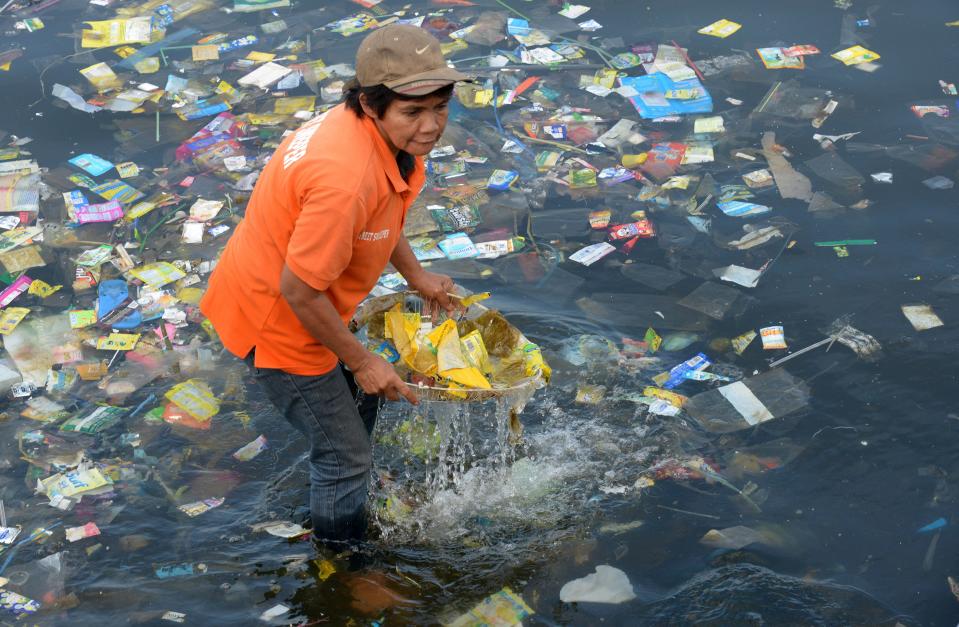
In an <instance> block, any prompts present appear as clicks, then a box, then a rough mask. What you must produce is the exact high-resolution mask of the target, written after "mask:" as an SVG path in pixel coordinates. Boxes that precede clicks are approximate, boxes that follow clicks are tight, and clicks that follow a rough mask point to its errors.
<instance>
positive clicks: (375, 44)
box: [200, 25, 467, 543]
mask: <svg viewBox="0 0 959 627" xmlns="http://www.w3.org/2000/svg"><path fill="white" fill-rule="evenodd" d="M460 80H467V79H466V77H465V76H464V75H462V74H460V73H459V72H456V71H455V70H453V69H451V68H449V67H447V65H446V62H445V61H444V59H443V55H442V52H441V51H440V44H439V42H438V41H437V40H436V39H435V38H434V37H433V36H432V35H430V34H429V33H427V32H426V31H425V30H423V29H421V28H417V27H415V26H409V25H391V26H387V27H385V28H382V29H379V30H377V31H374V32H373V33H371V34H370V35H369V36H367V37H366V39H364V40H363V42H362V43H361V44H360V48H359V51H358V52H357V55H356V79H355V80H354V81H353V82H352V84H351V86H350V88H349V89H348V93H347V96H346V101H345V102H344V103H342V104H340V105H338V106H337V107H334V108H333V109H331V110H330V111H329V112H327V113H326V114H325V115H323V116H320V117H318V118H315V119H313V120H311V121H310V122H308V123H306V124H304V125H303V126H302V127H300V128H299V129H298V130H297V131H296V132H295V133H293V134H292V135H291V136H290V137H287V138H286V140H285V141H284V142H283V143H282V144H281V145H280V147H279V148H278V149H277V150H276V153H274V155H273V157H272V158H271V159H270V162H269V164H268V165H267V166H266V167H265V168H264V169H263V173H262V174H261V176H260V178H259V180H258V182H257V184H256V187H255V189H254V190H253V195H252V196H251V198H250V202H249V204H248V205H247V209H246V217H245V219H244V220H243V222H242V223H241V224H240V225H239V226H238V227H237V229H236V232H235V233H234V235H233V237H232V238H231V239H230V242H229V243H228V244H227V246H226V248H225V249H224V251H223V254H222V256H221V258H220V261H219V263H218V264H217V267H216V270H215V271H214V273H213V275H212V277H211V278H210V285H209V289H208V290H207V292H206V294H205V295H204V297H203V300H202V302H201V303H200V308H201V310H202V311H203V313H204V314H205V315H206V316H207V317H208V318H209V319H210V320H211V321H212V323H213V326H214V327H215V328H216V330H217V332H218V334H219V336H220V339H221V340H222V341H223V345H224V346H225V347H226V348H227V349H228V350H229V351H230V352H231V353H233V354H234V355H236V356H238V357H241V358H244V359H245V360H246V361H247V363H248V364H249V365H250V366H251V368H253V370H254V373H255V378H256V380H257V382H258V383H259V384H260V385H261V386H262V387H263V388H264V390H265V391H266V394H267V396H268V397H269V398H270V400H271V401H272V402H273V404H274V405H275V406H276V407H277V409H278V410H279V411H280V412H281V413H282V414H283V415H284V417H285V418H286V419H287V420H288V421H289V422H290V423H291V424H292V425H293V426H294V427H296V428H297V429H299V430H300V431H301V432H302V433H303V434H304V435H305V436H306V437H307V439H308V442H309V444H310V510H311V517H312V522H313V533H314V535H315V536H316V537H317V538H318V539H321V540H323V541H325V542H328V543H336V542H340V541H351V540H357V539H360V538H362V536H363V534H364V531H365V529H366V501H367V491H368V483H369V475H370V469H371V466H372V451H371V442H370V436H371V433H372V431H373V425H374V422H375V420H376V411H377V409H378V401H379V397H381V396H385V397H386V398H388V399H390V400H399V399H400V398H405V399H407V400H409V401H410V402H411V403H415V402H416V397H415V396H414V395H413V394H412V392H411V391H410V390H409V388H407V386H406V385H405V384H404V382H403V381H402V380H401V379H400V378H399V376H397V374H396V372H395V371H394V370H393V367H392V366H391V365H390V364H389V363H387V362H386V361H385V360H384V359H382V358H381V357H379V356H378V355H375V354H373V353H371V352H369V351H367V350H366V349H365V347H364V346H363V345H362V344H361V343H360V342H359V341H358V340H357V339H356V338H355V337H354V336H353V335H352V334H351V333H350V332H349V330H348V328H347V322H348V321H349V320H350V318H351V317H352V315H353V313H354V312H355V309H356V306H357V305H358V304H359V303H360V301H362V300H363V299H364V298H365V297H366V296H367V295H368V294H369V292H370V290H371V289H372V288H373V286H374V284H375V283H376V281H377V279H378V278H379V277H380V275H381V273H382V272H383V270H384V269H385V267H386V264H387V262H390V263H392V264H393V266H394V267H395V268H396V269H397V270H398V271H399V272H400V273H402V275H403V276H404V278H405V279H406V281H407V283H408V284H409V285H410V287H411V288H413V289H415V290H417V291H418V292H419V293H420V294H421V295H422V296H423V297H424V298H425V299H426V300H427V301H428V302H429V303H430V304H431V306H433V307H436V306H440V307H444V308H446V309H447V310H449V309H451V308H452V304H451V303H450V300H449V296H448V293H449V292H450V291H451V290H452V288H453V281H452V280H451V279H450V278H449V277H447V276H443V275H439V274H433V273H430V272H426V271H424V270H423V268H422V267H421V266H420V264H419V262H418V261H417V260H416V257H415V256H414V255H413V251H412V250H411V248H410V245H409V242H407V241H406V238H405V237H404V236H403V233H402V231H403V224H404V220H405V217H406V211H407V209H408V208H409V207H410V205H411V204H412V203H413V201H414V199H415V198H416V196H417V194H418V193H419V191H420V189H421V188H422V186H423V183H424V181H425V174H424V169H423V160H422V157H423V156H425V155H427V154H429V152H430V150H432V149H433V146H434V145H435V144H436V142H437V140H439V138H440V135H442V133H443V129H444V128H445V127H446V119H447V105H448V103H449V100H450V97H451V95H452V92H453V86H454V83H455V82H456V81H460Z"/></svg>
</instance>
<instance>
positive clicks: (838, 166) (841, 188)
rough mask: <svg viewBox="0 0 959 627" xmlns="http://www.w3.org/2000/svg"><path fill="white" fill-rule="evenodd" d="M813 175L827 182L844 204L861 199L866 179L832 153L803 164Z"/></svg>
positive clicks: (826, 153) (825, 153)
mask: <svg viewBox="0 0 959 627" xmlns="http://www.w3.org/2000/svg"><path fill="white" fill-rule="evenodd" d="M805 166H806V167H807V168H809V169H810V170H811V171H812V172H813V174H815V175H816V176H818V177H820V178H821V179H823V180H825V181H827V182H829V183H830V184H831V185H832V186H833V188H834V189H833V190H832V191H834V192H835V193H836V195H837V196H839V197H840V199H841V200H842V201H844V202H849V203H853V202H855V201H857V200H858V199H859V198H861V197H862V194H863V187H864V185H865V184H866V179H865V178H864V177H863V176H862V174H860V173H859V172H858V171H857V170H856V169H855V168H854V167H852V166H851V165H849V164H848V163H846V162H845V161H843V160H842V158H841V157H840V156H839V155H837V154H836V153H834V152H824V153H823V154H821V155H819V156H818V157H815V158H813V159H809V160H808V161H806V162H805Z"/></svg>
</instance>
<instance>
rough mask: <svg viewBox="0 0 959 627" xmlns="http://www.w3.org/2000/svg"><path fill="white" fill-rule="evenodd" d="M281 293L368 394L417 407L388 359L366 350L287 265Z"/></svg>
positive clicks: (323, 299)
mask: <svg viewBox="0 0 959 627" xmlns="http://www.w3.org/2000/svg"><path fill="white" fill-rule="evenodd" d="M280 293H281V294H282V295H283V298H285V299H286V302H287V303H289V305H290V308H291V309H292V310H293V313H294V314H296V317H297V318H299V320H300V322H301V323H302V324H303V326H304V327H305V328H306V330H307V331H308V332H309V333H310V335H312V336H313V337H314V338H315V339H316V340H317V341H318V342H320V343H321V344H323V345H324V346H326V347H327V348H329V349H330V350H331V351H333V353H335V354H336V356H337V357H339V358H340V360H341V361H342V362H343V363H344V364H346V366H347V367H348V368H349V369H350V370H351V371H352V372H353V377H354V378H355V379H356V383H357V384H358V385H359V386H360V387H361V388H362V389H363V391H364V392H366V393H367V394H377V395H383V396H386V398H388V399H390V400H391V401H396V400H399V399H400V398H401V397H404V398H406V399H407V400H408V401H410V402H411V403H413V404H416V402H417V400H416V395H415V394H413V392H412V391H411V390H410V389H409V388H408V387H407V386H406V384H405V383H403V381H402V380H401V379H400V377H399V375H397V374H396V371H395V370H393V366H391V365H390V364H389V363H388V362H387V361H386V360H385V359H383V358H382V357H380V356H379V355H376V354H373V353H371V352H370V351H368V350H366V348H365V347H364V346H363V344H361V343H360V341H359V340H357V339H356V337H354V336H353V334H352V333H350V330H349V329H348V328H347V326H346V325H345V324H343V320H342V319H341V318H340V314H339V312H337V311H336V308H335V307H333V303H331V302H330V299H329V298H327V296H326V293H325V292H323V291H320V290H316V289H314V288H312V287H311V286H310V285H308V284H307V283H306V282H305V281H303V280H302V279H300V278H299V277H298V276H296V274H295V273H294V272H293V271H292V270H290V268H289V267H287V266H286V265H285V264H284V266H283V272H282V274H281V275H280Z"/></svg>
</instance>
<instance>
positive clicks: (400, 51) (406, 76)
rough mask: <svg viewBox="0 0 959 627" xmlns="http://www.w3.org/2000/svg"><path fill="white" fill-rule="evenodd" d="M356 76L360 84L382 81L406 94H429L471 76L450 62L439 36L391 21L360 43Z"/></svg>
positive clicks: (377, 83)
mask: <svg viewBox="0 0 959 627" xmlns="http://www.w3.org/2000/svg"><path fill="white" fill-rule="evenodd" d="M356 80H357V82H359V84H360V87H373V86H374V85H381V84H382V85H385V86H387V87H389V88H390V89H392V90H393V91H395V92H397V93H400V94H403V95H406V96H425V95H426V94H429V93H432V92H434V91H436V90H437V89H440V88H441V87H446V86H447V85H449V84H451V83H455V82H456V81H468V80H470V79H469V77H468V76H466V75H465V74H462V73H460V72H457V71H456V70H454V69H453V68H451V67H449V66H448V65H446V59H444V58H443V52H442V50H440V42H439V41H438V40H437V39H436V37H433V36H432V35H431V34H429V33H428V32H427V31H425V30H424V29H422V28H420V27H418V26H412V25H410V24H390V25H389V26H384V27H383V28H380V29H378V30H375V31H373V32H372V33H370V34H369V35H367V36H366V38H365V39H364V40H363V41H362V43H360V49H359V50H357V52H356Z"/></svg>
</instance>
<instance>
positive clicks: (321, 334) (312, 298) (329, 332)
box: [283, 268, 370, 372]
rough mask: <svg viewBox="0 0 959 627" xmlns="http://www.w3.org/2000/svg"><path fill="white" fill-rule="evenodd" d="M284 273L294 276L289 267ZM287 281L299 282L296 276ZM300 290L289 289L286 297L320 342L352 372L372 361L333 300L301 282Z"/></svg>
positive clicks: (305, 325) (307, 328)
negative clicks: (369, 360)
mask: <svg viewBox="0 0 959 627" xmlns="http://www.w3.org/2000/svg"><path fill="white" fill-rule="evenodd" d="M283 272H284V273H288V272H289V273H290V275H292V272H290V270H289V269H288V268H284V269H283ZM284 278H285V279H286V280H287V281H299V279H296V278H295V277H293V276H286V277H284ZM297 288H298V289H287V290H286V293H284V298H286V301H287V303H289V305H290V308H291V309H292V310H293V313H294V314H296V317H297V318H298V319H299V320H300V322H301V323H302V324H303V326H304V327H306V330H307V331H308V332H309V334H310V335H312V336H313V337H314V338H315V339H316V341H318V342H320V343H321V344H323V345H324V346H326V347H327V348H328V349H330V350H331V351H333V353H335V354H336V356H337V357H339V358H340V360H341V361H342V362H343V363H345V364H346V365H347V367H348V368H349V369H350V370H352V371H354V372H356V371H357V370H359V369H360V368H361V367H362V366H363V363H364V362H365V361H366V360H367V359H369V356H370V353H369V351H367V350H366V348H365V347H364V346H363V344H361V343H360V341H359V340H357V339H356V337H354V335H353V334H352V333H350V330H349V328H347V326H346V325H345V324H344V323H343V319H342V318H340V314H339V312H338V311H336V308H335V307H334V306H333V303H331V302H330V299H329V298H327V297H326V294H325V293H324V292H318V291H316V290H314V289H312V288H310V287H309V286H306V285H305V284H302V283H301V284H300V285H298V286H297Z"/></svg>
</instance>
